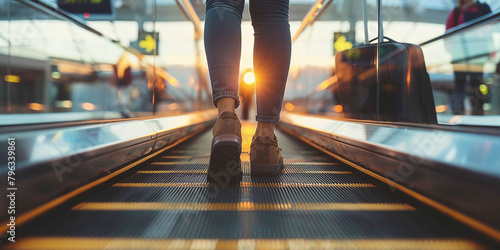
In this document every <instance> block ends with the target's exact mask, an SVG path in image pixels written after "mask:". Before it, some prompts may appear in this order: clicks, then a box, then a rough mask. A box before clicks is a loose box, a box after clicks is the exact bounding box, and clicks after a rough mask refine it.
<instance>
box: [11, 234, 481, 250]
mask: <svg viewBox="0 0 500 250" xmlns="http://www.w3.org/2000/svg"><path fill="white" fill-rule="evenodd" d="M8 247H9V249H33V250H37V249H54V250H58V249H64V250H66V249H75V250H77V249H252V250H254V249H255V250H261V249H262V250H263V249H276V250H285V249H346V250H348V249H371V250H385V249H429V250H438V249H439V250H451V249H461V250H467V249H474V250H478V249H486V248H485V247H484V246H482V245H479V244H478V243H476V242H474V241H471V240H466V239H460V238H417V239H413V238H412V239H404V238H403V239H396V238H388V239H240V240H221V239H143V238H128V237H127V238H125V237H123V238H120V237H116V238H110V237H103V238H90V237H27V238H24V237H23V238H21V239H20V240H19V241H17V242H15V243H13V244H10V245H8Z"/></svg>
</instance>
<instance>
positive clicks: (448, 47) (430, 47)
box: [283, 0, 500, 126]
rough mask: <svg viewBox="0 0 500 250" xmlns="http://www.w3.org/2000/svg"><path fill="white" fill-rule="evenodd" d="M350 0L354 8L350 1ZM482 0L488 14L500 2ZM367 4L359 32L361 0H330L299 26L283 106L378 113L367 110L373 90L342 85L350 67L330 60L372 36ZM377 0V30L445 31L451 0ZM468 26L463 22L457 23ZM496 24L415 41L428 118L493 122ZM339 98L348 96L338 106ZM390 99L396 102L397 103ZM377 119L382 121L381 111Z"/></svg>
mask: <svg viewBox="0 0 500 250" xmlns="http://www.w3.org/2000/svg"><path fill="white" fill-rule="evenodd" d="M351 2H352V4H353V5H354V6H357V8H350V7H352V6H351ZM481 2H483V3H487V4H488V5H489V6H490V7H491V10H492V12H494V13H495V12H497V11H498V10H499V9H500V3H497V2H496V1H491V0H484V1H481ZM367 3H368V6H367V7H368V8H367V9H368V15H367V16H368V22H367V26H368V30H366V31H365V30H364V25H363V15H362V8H359V6H361V5H362V1H347V2H346V1H334V2H333V3H332V4H331V5H330V7H329V8H328V9H326V10H325V11H324V13H323V15H322V16H320V17H319V18H317V17H315V19H317V21H316V22H314V23H313V24H312V25H310V26H308V27H306V28H305V29H304V30H303V31H302V33H301V35H300V36H299V37H298V39H296V41H295V42H294V44H293V46H294V49H293V51H294V53H293V59H292V66H291V70H290V75H289V81H288V85H287V90H286V94H285V101H284V103H283V105H284V106H283V109H284V110H288V111H293V112H303V113H310V114H320V115H325V116H330V117H337V118H354V119H368V120H376V119H377V118H376V116H373V115H371V113H370V112H371V111H370V109H374V108H375V105H376V104H377V103H376V100H374V99H376V98H377V97H376V95H374V93H373V92H374V89H371V88H370V85H363V84H358V85H356V86H354V85H351V86H349V90H348V89H347V88H345V89H343V87H342V82H345V80H346V79H347V78H345V77H348V76H347V75H349V72H348V70H347V71H346V67H345V66H346V65H342V63H340V64H339V63H338V62H337V64H336V63H335V59H334V58H335V57H334V56H335V54H336V53H339V52H340V51H342V50H344V49H348V48H349V47H350V46H351V45H352V46H354V47H356V46H360V45H362V44H363V43H364V35H365V32H366V33H367V35H368V37H369V38H370V39H372V38H375V37H376V36H377V31H378V30H377V27H378V26H377V20H376V17H377V13H376V4H375V3H376V1H367ZM382 3H383V6H382V16H383V19H384V20H383V24H384V25H383V27H384V35H385V36H387V37H389V38H392V39H394V40H396V41H398V42H402V43H412V44H420V43H423V42H426V41H428V40H430V39H433V38H435V37H439V36H441V35H443V34H444V33H445V30H446V22H447V19H449V17H450V13H451V12H452V11H453V10H454V9H455V7H456V5H457V3H458V2H454V1H452V2H446V1H409V0H402V1H382ZM348 14H349V15H350V16H348ZM469 14H470V13H469ZM469 14H466V15H469ZM465 19H467V18H465ZM465 19H464V20H465ZM465 21H467V20H465ZM467 25H469V23H467V22H465V23H464V24H463V26H467ZM295 30H298V25H297V24H293V23H292V33H293V31H295ZM499 30H500V27H499V24H497V23H495V22H491V23H489V24H485V25H482V26H478V27H476V28H473V29H467V30H465V31H463V32H459V33H455V34H453V35H450V36H448V37H447V38H446V39H439V40H437V41H434V42H432V43H427V44H425V45H423V46H422V50H423V52H424V59H425V64H426V67H427V72H428V73H429V76H430V79H431V91H432V97H433V98H431V99H434V103H432V102H428V101H425V103H426V105H427V104H430V105H433V107H434V108H431V109H433V110H432V111H433V112H432V113H434V112H435V113H436V114H437V115H435V116H434V117H436V116H437V122H438V123H441V124H469V125H487V126H499V124H500V116H498V115H499V114H500V82H499V80H500V63H499V62H500V54H499V53H497V51H498V50H499V48H500V32H499ZM382 54H383V53H382ZM341 61H342V60H341ZM358 66H359V65H358ZM384 70H390V71H392V72H394V68H391V69H387V68H384V67H381V73H383V71H384ZM358 73H359V72H357V73H356V74H353V75H352V77H354V78H353V79H351V80H355V79H357V80H356V81H354V82H358V83H359V82H360V81H359V79H361V78H363V79H365V78H366V77H365V76H363V75H362V74H361V75H360V74H358ZM373 73H376V71H375V72H373ZM341 78H342V79H341ZM386 85H387V84H386ZM372 88H373V86H372ZM384 89H387V88H384V82H381V85H380V90H381V96H379V99H380V100H381V103H379V104H380V105H381V106H383V102H384V101H385V102H387V100H389V99H391V98H392V97H394V98H400V99H401V98H405V101H407V102H411V101H408V100H406V99H411V98H412V96H413V95H410V96H406V95H404V94H401V93H399V92H400V91H399V92H398V91H392V92H391V91H389V92H387V91H385V92H384ZM346 93H348V94H346ZM384 93H385V96H383V95H384ZM342 98H343V99H344V100H349V101H350V102H353V103H349V104H348V105H345V104H344V103H342V102H341V99H342ZM354 102H357V104H356V105H357V106H356V105H354ZM398 103H399V102H398ZM393 106H396V107H394V108H395V109H397V105H393ZM354 107H356V108H355V109H354V110H355V112H356V113H357V115H355V116H352V114H348V112H349V111H352V110H353V108H354ZM420 107H421V105H420V106H419V107H416V108H417V109H419V108H420ZM395 112H396V113H397V111H395ZM379 119H380V120H385V121H387V119H384V118H383V117H380V118H379Z"/></svg>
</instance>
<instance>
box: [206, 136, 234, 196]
mask: <svg viewBox="0 0 500 250" xmlns="http://www.w3.org/2000/svg"><path fill="white" fill-rule="evenodd" d="M240 155H241V139H240V138H239V137H238V136H236V135H220V136H217V137H215V138H214V139H213V140H212V149H211V152H210V163H209V165H208V173H207V181H208V182H210V183H214V184H216V185H218V186H221V187H225V186H227V185H229V184H233V183H237V182H240V181H241V180H242V178H243V172H242V171H241V159H240Z"/></svg>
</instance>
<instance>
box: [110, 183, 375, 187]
mask: <svg viewBox="0 0 500 250" xmlns="http://www.w3.org/2000/svg"><path fill="white" fill-rule="evenodd" d="M209 186H210V184H208V183H207V182H177V183H175V182H173V183H116V184H114V185H113V187H209ZM235 187H238V186H237V185H235ZM239 187H353V188H368V187H370V188H371V187H375V185H373V184H371V183H329V184H321V183H254V182H241V183H240V186H239Z"/></svg>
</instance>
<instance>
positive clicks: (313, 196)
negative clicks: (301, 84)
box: [3, 118, 494, 249]
mask: <svg viewBox="0 0 500 250" xmlns="http://www.w3.org/2000/svg"><path fill="white" fill-rule="evenodd" d="M285 119H286V118H285ZM209 124H210V123H209ZM206 128H210V125H207V126H206ZM206 128H205V129H203V130H195V131H194V133H196V134H197V135H196V136H193V137H191V139H189V140H186V141H184V142H182V143H180V144H179V145H177V146H175V147H168V150H165V151H164V152H161V153H160V154H157V155H156V156H155V157H152V158H150V159H148V160H144V159H139V160H138V161H135V162H133V163H132V164H129V165H127V166H125V167H124V168H123V169H128V171H125V172H123V173H122V174H120V175H117V176H115V177H114V178H109V177H105V179H106V180H102V181H100V180H97V181H94V182H97V184H96V185H94V186H95V187H93V188H92V189H89V190H85V191H84V192H83V191H82V192H81V193H80V194H78V195H76V194H74V196H73V197H65V198H62V199H64V201H61V202H60V204H59V205H58V206H57V207H54V208H55V209H53V210H52V211H46V212H48V213H45V215H44V216H42V217H41V218H35V219H34V220H33V221H32V222H30V223H28V224H26V226H24V227H21V228H20V230H19V231H17V232H16V233H17V237H18V238H17V239H18V240H17V241H16V242H15V243H10V244H7V245H3V247H5V248H6V249H236V248H238V249H308V248H311V249H316V248H319V249H388V248H392V249H488V248H492V247H493V246H494V241H490V240H488V239H487V237H484V236H481V234H478V233H475V232H474V230H470V229H468V228H467V227H464V226H462V225H460V223H457V222H454V221H453V220H451V219H450V218H448V216H449V215H443V214H441V213H437V212H431V210H432V209H429V208H428V206H427V205H423V204H422V202H419V201H416V199H414V198H409V197H407V196H406V195H402V194H398V193H400V192H391V189H390V188H388V186H387V185H385V183H382V182H380V181H379V180H376V179H374V178H371V177H369V176H367V175H366V174H365V173H363V172H361V171H359V170H357V169H356V168H353V167H352V166H350V165H348V164H346V163H345V162H348V161H346V160H345V159H343V158H341V159H342V161H341V160H338V159H336V158H334V157H332V154H327V153H325V152H322V151H326V150H325V149H323V150H321V147H320V146H318V145H317V144H316V145H314V144H312V145H308V144H306V143H305V142H304V141H301V140H299V139H298V138H297V137H299V138H301V137H300V136H297V135H298V134H297V133H294V132H293V131H292V130H291V127H290V125H286V124H283V125H281V128H282V131H286V132H288V133H284V132H279V133H278V138H279V139H280V146H281V147H282V148H283V155H284V159H285V169H284V170H283V172H282V173H281V174H280V175H278V176H274V177H254V176H250V174H249V172H250V168H249V155H248V151H249V147H250V139H251V136H252V135H253V132H254V131H255V124H253V123H244V125H243V137H244V142H243V152H242V154H241V159H242V168H243V171H244V177H243V181H242V182H241V183H240V184H239V185H234V186H230V187H227V188H219V187H217V186H215V185H210V184H208V183H207V182H206V171H207V166H208V159H209V153H210V150H209V145H210V141H211V133H210V130H207V129H206ZM302 139H304V138H302ZM309 139H312V137H309ZM178 142H179V141H178ZM19 187H20V188H19V189H20V191H21V187H23V188H25V186H19ZM26 188H28V187H27V186H26ZM35 210H36V208H35ZM492 244H493V245H492Z"/></svg>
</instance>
